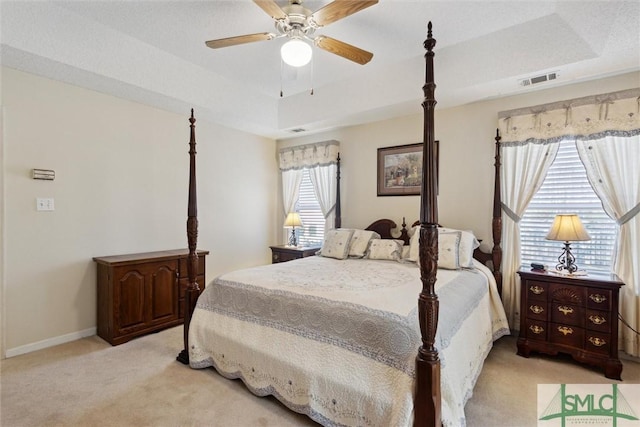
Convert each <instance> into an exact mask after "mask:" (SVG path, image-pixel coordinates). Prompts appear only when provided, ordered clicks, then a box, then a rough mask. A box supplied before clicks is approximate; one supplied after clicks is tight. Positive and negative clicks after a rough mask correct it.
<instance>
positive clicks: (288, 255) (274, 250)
mask: <svg viewBox="0 0 640 427" xmlns="http://www.w3.org/2000/svg"><path fill="white" fill-rule="evenodd" d="M269 247H270V248H271V264H275V263H277V262H285V261H291V260H292V259H298V258H306V257H308V256H312V255H315V253H316V252H318V251H319V250H320V246H310V247H304V248H303V247H294V246H284V245H279V246H269Z"/></svg>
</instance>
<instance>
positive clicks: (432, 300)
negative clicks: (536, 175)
mask: <svg viewBox="0 0 640 427" xmlns="http://www.w3.org/2000/svg"><path fill="white" fill-rule="evenodd" d="M431 28H432V25H431V22H429V24H428V26H427V39H426V40H425V42H424V48H425V49H426V50H427V52H426V54H425V61H426V69H425V84H424V86H423V92H424V101H423V102H422V107H423V109H424V139H423V162H422V168H423V173H422V188H421V204H420V237H419V244H420V245H419V247H420V250H419V263H420V279H421V281H422V291H421V292H420V295H419V297H418V318H419V322H420V332H421V335H422V345H421V346H420V349H419V350H418V355H417V357H416V393H415V397H414V426H438V425H440V423H441V420H440V416H441V393H440V358H439V357H438V350H437V349H436V347H435V336H436V329H437V325H438V309H439V303H438V295H436V292H435V283H436V275H437V269H438V199H437V166H436V158H435V132H434V109H435V105H436V100H435V95H434V93H435V88H436V85H435V82H434V73H433V57H434V53H433V48H434V47H435V45H436V40H435V39H434V38H433V36H432V32H431Z"/></svg>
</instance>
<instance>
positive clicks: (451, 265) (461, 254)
mask: <svg viewBox="0 0 640 427" xmlns="http://www.w3.org/2000/svg"><path fill="white" fill-rule="evenodd" d="M448 234H454V235H455V238H456V239H457V242H455V241H454V237H451V236H448ZM443 236H444V237H443ZM419 240H420V226H419V225H417V226H415V227H413V234H412V235H411V239H410V240H409V257H408V258H407V259H408V260H409V261H413V262H418V258H419V256H420V253H419V251H420V243H419ZM463 242H464V247H463ZM474 242H476V243H477V244H478V246H479V245H480V243H479V242H478V241H477V240H476V238H475V236H474V235H473V234H472V233H470V232H468V231H461V230H454V229H450V228H441V227H438V267H441V268H445V269H449V270H451V269H459V268H461V267H465V268H469V267H473V250H474V249H475V248H477V247H478V246H474ZM444 251H447V252H448V253H447V254H444V253H443V252H444Z"/></svg>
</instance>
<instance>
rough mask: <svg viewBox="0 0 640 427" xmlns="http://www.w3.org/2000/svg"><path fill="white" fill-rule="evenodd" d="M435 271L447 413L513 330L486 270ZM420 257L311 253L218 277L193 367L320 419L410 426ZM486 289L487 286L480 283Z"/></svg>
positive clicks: (446, 417) (209, 293)
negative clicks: (402, 259) (413, 261)
mask: <svg viewBox="0 0 640 427" xmlns="http://www.w3.org/2000/svg"><path fill="white" fill-rule="evenodd" d="M477 266H478V269H477V270H473V271H449V270H439V271H438V280H437V282H436V292H437V293H438V296H439V300H440V321H439V327H438V333H437V336H436V345H437V347H438V349H439V352H440V359H441V365H442V372H441V381H442V383H441V384H442V385H441V389H442V396H443V402H442V418H443V423H444V424H445V425H452V426H453V425H455V426H458V425H464V424H465V418H464V404H465V403H466V401H467V400H468V399H469V398H470V397H471V393H472V390H473V386H474V385H475V382H476V380H477V377H478V375H479V373H480V370H481V369H482V364H483V362H484V359H485V357H486V355H487V354H488V352H489V350H490V349H491V346H492V342H493V340H495V339H497V338H498V337H500V336H502V335H505V334H508V333H509V331H508V325H507V320H506V317H505V315H504V310H503V308H502V304H501V302H500V298H499V296H498V294H497V290H496V286H495V281H494V279H493V276H492V274H491V273H490V271H489V270H488V269H486V268H485V267H483V266H481V265H480V264H479V263H478V264H477ZM419 275H420V272H419V269H418V267H417V266H416V265H415V264H402V263H398V262H395V261H374V260H364V259H355V260H334V259H331V258H324V257H318V256H316V257H309V258H304V259H301V260H296V261H290V262H287V263H280V264H272V265H267V266H261V267H255V268H250V269H245V270H239V271H235V272H232V273H228V274H225V275H223V276H221V277H219V278H217V279H216V280H214V282H212V283H211V284H210V285H209V286H208V287H207V288H206V290H205V291H204V292H203V294H202V295H201V297H200V299H199V300H198V306H197V308H196V311H195V312H194V315H193V317H192V320H191V325H190V330H189V347H190V348H189V352H190V361H191V366H192V367H194V368H204V367H209V366H214V367H215V368H216V369H217V370H218V372H220V373H221V374H222V375H224V376H226V377H229V378H241V379H242V380H243V381H244V382H245V384H246V385H247V386H248V388H249V389H250V390H251V391H252V392H254V393H255V394H257V395H261V396H264V395H268V394H272V395H274V396H276V397H277V398H278V399H279V400H280V401H282V402H283V403H284V404H285V405H287V406H288V407H290V408H291V409H293V410H295V411H297V412H300V413H304V414H307V415H308V416H309V417H311V418H312V419H314V420H315V421H317V422H319V423H321V424H323V425H325V426H341V425H345V426H408V425H410V424H411V422H412V416H413V378H414V369H415V355H416V353H417V348H418V347H419V345H420V332H419V326H418V321H417V296H418V293H419V292H420V289H421V287H422V285H421V282H420V279H419ZM487 290H488V291H487Z"/></svg>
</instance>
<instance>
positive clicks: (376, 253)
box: [365, 239, 404, 261]
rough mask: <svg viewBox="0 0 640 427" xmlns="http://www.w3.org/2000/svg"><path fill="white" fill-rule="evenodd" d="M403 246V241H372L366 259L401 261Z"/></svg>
mask: <svg viewBox="0 0 640 427" xmlns="http://www.w3.org/2000/svg"><path fill="white" fill-rule="evenodd" d="M403 245H404V242H403V241H402V240H395V239H371V241H370V242H369V249H367V255H366V257H365V258H369V259H384V260H391V261H400V258H401V256H402V246H403Z"/></svg>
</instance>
